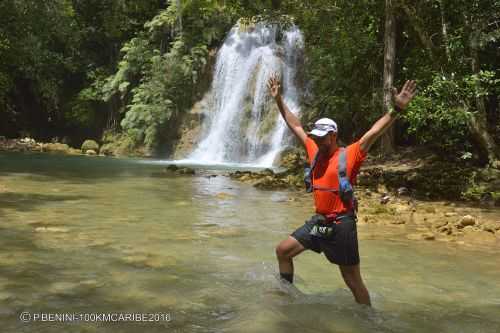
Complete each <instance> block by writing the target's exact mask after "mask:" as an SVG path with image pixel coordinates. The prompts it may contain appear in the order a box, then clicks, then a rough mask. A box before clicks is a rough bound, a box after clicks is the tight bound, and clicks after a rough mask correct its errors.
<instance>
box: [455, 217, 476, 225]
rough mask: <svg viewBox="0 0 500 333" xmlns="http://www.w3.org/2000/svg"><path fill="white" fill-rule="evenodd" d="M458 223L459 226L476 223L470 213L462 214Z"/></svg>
mask: <svg viewBox="0 0 500 333" xmlns="http://www.w3.org/2000/svg"><path fill="white" fill-rule="evenodd" d="M458 224H459V225H460V226H461V227H466V226H471V225H475V224H476V219H475V218H474V217H473V216H471V215H465V216H463V217H462V218H461V219H460V220H459V221H458Z"/></svg>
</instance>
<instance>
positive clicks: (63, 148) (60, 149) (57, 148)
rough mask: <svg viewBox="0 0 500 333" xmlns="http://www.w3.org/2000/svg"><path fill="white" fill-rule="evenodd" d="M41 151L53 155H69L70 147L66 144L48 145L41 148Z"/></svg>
mask: <svg viewBox="0 0 500 333" xmlns="http://www.w3.org/2000/svg"><path fill="white" fill-rule="evenodd" d="M40 148H41V151H46V152H52V153H68V151H69V146H68V145H67V144H65V143H46V144H43V145H42V146H41V147H40Z"/></svg>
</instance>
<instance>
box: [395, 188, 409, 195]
mask: <svg viewBox="0 0 500 333" xmlns="http://www.w3.org/2000/svg"><path fill="white" fill-rule="evenodd" d="M396 193H397V194H398V195H408V194H409V193H410V191H409V190H408V189H407V188H406V187H400V188H398V190H397V191H396Z"/></svg>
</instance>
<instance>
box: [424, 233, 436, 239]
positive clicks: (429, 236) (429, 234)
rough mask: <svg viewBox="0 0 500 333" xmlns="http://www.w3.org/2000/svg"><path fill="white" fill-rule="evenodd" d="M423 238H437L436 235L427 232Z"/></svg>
mask: <svg viewBox="0 0 500 333" xmlns="http://www.w3.org/2000/svg"><path fill="white" fill-rule="evenodd" d="M422 238H423V239H424V240H435V239H436V237H435V236H434V234H432V233H425V234H423V235H422Z"/></svg>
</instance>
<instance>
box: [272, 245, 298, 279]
mask: <svg viewBox="0 0 500 333" xmlns="http://www.w3.org/2000/svg"><path fill="white" fill-rule="evenodd" d="M304 250H305V248H304V246H302V244H300V243H299V241H297V240H296V239H295V238H293V237H292V236H289V237H288V238H287V239H285V240H284V241H282V242H281V243H279V244H278V246H277V247H276V257H277V258H278V265H279V270H280V274H281V276H282V277H283V278H285V279H287V280H289V282H292V281H293V257H295V256H297V255H299V254H300V253H302V252H303V251H304ZM286 277H289V279H288V278H286Z"/></svg>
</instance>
